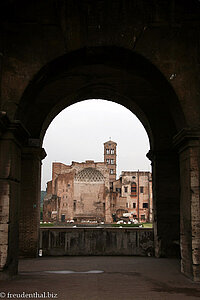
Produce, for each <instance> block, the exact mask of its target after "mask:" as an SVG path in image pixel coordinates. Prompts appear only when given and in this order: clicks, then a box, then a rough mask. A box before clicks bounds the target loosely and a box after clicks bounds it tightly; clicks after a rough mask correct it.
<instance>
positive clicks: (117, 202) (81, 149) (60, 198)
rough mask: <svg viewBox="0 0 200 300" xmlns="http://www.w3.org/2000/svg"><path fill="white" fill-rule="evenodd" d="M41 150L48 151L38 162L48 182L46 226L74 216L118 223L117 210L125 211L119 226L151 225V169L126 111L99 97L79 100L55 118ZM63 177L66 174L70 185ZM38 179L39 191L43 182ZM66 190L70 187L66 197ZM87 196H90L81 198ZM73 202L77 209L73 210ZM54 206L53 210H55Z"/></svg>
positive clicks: (143, 139)
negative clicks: (133, 185) (134, 190)
mask: <svg viewBox="0 0 200 300" xmlns="http://www.w3.org/2000/svg"><path fill="white" fill-rule="evenodd" d="M109 136H110V137H109ZM108 137H109V138H108ZM106 139H107V140H108V142H106V141H105V140H106ZM113 141H114V142H113ZM43 146H44V147H45V149H46V150H47V151H48V152H50V153H49V158H48V157H47V158H46V159H45V160H44V162H43V177H44V178H47V173H48V176H49V180H50V181H49V182H48V185H47V195H46V196H45V198H44V204H45V206H44V220H43V221H44V222H45V224H46V222H51V221H52V222H53V223H54V224H55V223H60V222H61V223H62V225H66V223H70V221H71V222H72V221H74V219H75V220H77V214H79V216H78V222H77V224H78V225H80V223H81V222H84V223H85V222H89V223H90V221H93V223H94V221H95V222H96V223H98V224H100V223H101V222H103V223H108V224H110V223H116V222H117V221H118V222H121V221H123V213H122V214H121V216H119V214H116V212H117V211H118V210H120V209H121V211H125V210H126V212H127V213H128V214H126V215H125V216H124V223H126V224H128V223H129V224H128V225H129V226H131V225H130V224H136V223H137V224H138V225H137V226H139V222H145V223H146V222H150V223H151V222H152V178H151V172H150V169H151V167H150V161H149V160H148V159H147V158H146V153H147V152H148V151H149V140H148V137H147V134H146V131H145V129H144V127H143V126H142V124H141V123H140V122H139V120H138V119H137V118H136V117H135V116H134V115H133V114H132V113H131V112H130V111H129V110H127V109H126V108H125V107H123V106H121V105H119V104H116V103H113V102H110V101H106V100H102V99H101V100H100V99H96V100H95V99H92V100H86V101H82V102H78V103H76V104H74V105H72V106H70V107H68V108H67V109H66V110H64V111H62V112H61V113H60V114H59V115H58V116H57V117H56V118H55V119H54V121H53V122H52V123H51V125H50V126H49V128H48V130H47V132H46V136H45V139H44V143H43ZM55 160H56V161H57V162H55ZM72 160H73V161H72ZM74 160H75V161H74ZM52 161H54V163H53V164H52ZM51 165H52V176H51V175H50V166H51ZM98 173H99V174H101V176H102V177H103V178H104V180H103V181H102V180H99V176H98ZM67 174H68V175H69V174H71V178H72V182H70V183H69V182H68V179H69V178H68V175H67ZM86 175H87V176H86ZM132 178H136V179H135V180H137V181H138V183H139V185H138V187H137V188H138V192H137V195H138V196H137V197H136V196H135V197H134V198H133V195H132V194H131V183H132ZM42 181H43V187H44V186H45V183H46V182H47V179H46V182H45V179H43V180H42ZM100 181H101V184H100V185H99V187H97V185H98V182H100ZM92 185H94V186H95V188H94V186H92ZM68 186H72V187H73V191H72V192H71V193H70V194H69V193H68V192H69V187H68ZM92 190H93V192H94V194H93V196H91V195H92ZM88 192H89V193H90V197H86V194H88ZM43 193H44V192H43ZM50 199H51V200H50ZM50 202H51V205H50ZM55 202H56V203H59V205H56V204H55ZM91 202H92V203H93V204H92V205H91V207H88V205H89V203H90V204H91ZM108 202H109V203H108ZM70 203H71V204H70ZM73 203H74V205H75V207H76V208H75V209H73V210H72V207H73ZM97 204H98V205H97ZM55 207H58V209H56V212H55ZM70 207H71V213H70ZM87 209H90V211H91V213H92V220H91V216H90V218H89V216H87V213H88V211H87ZM100 211H101V218H100V217H99V214H100ZM84 214H85V216H84V217H83V215H84ZM141 216H142V217H143V218H142V220H141ZM120 217H121V218H120ZM125 217H126V218H125ZM87 218H88V219H87ZM63 222H64V223H63ZM45 224H43V225H45ZM123 226H126V225H123ZM134 226H136V225H134ZM102 227H105V225H102Z"/></svg>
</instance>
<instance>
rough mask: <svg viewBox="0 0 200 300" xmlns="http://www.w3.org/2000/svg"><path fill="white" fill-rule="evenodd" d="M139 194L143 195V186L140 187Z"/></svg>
mask: <svg viewBox="0 0 200 300" xmlns="http://www.w3.org/2000/svg"><path fill="white" fill-rule="evenodd" d="M140 193H141V194H143V193H144V187H143V186H141V187H140Z"/></svg>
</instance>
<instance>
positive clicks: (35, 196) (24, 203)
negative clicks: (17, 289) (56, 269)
mask: <svg viewBox="0 0 200 300" xmlns="http://www.w3.org/2000/svg"><path fill="white" fill-rule="evenodd" d="M30 142H31V143H32V144H33V145H34V144H36V145H37V144H39V143H37V140H29V144H30ZM45 156H46V153H45V151H44V149H42V148H40V147H37V146H29V147H24V148H23V150H22V165H21V201H20V221H19V255H20V256H21V257H37V256H38V247H39V229H40V196H41V195H40V194H41V160H42V159H43V158H44V157H45Z"/></svg>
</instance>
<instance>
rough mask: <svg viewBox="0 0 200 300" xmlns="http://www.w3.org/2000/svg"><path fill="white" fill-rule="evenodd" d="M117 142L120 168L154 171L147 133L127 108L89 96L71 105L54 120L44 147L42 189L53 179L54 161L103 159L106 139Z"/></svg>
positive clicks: (118, 165)
mask: <svg viewBox="0 0 200 300" xmlns="http://www.w3.org/2000/svg"><path fill="white" fill-rule="evenodd" d="M110 137H111V139H112V141H115V142H116V143H117V171H118V176H119V175H120V173H121V171H128V170H130V171H131V170H138V169H140V170H146V171H150V170H151V167H150V161H149V160H148V159H147V158H146V153H147V152H148V151H149V139H148V136H147V133H146V131H145V129H144V127H143V125H142V124H141V122H140V121H139V120H138V119H137V117H136V116H135V115H134V114H133V113H132V112H130V111H129V110H128V109H127V108H125V107H123V106H121V105H119V104H117V103H114V102H111V101H106V100H85V101H81V102H79V103H76V104H74V105H71V106H69V107H68V108H66V109H65V110H63V111H62V112H61V113H60V114H59V115H57V116H56V118H55V119H54V120H53V121H52V123H51V124H50V126H49V128H48V129H47V131H46V134H45V137H44V142H43V147H44V148H45V150H46V152H47V157H46V158H45V159H44V160H43V166H42V190H45V189H46V182H47V181H49V180H51V166H52V162H54V161H56V162H62V163H64V164H71V162H72V161H78V162H83V161H85V160H89V159H91V160H94V161H103V143H104V142H107V141H108V140H109V138H110Z"/></svg>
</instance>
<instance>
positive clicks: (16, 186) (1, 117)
mask: <svg viewBox="0 0 200 300" xmlns="http://www.w3.org/2000/svg"><path fill="white" fill-rule="evenodd" d="M26 135H27V132H26V130H25V129H24V128H23V126H22V125H21V124H20V123H18V122H15V123H12V124H11V123H10V121H9V120H8V118H7V117H6V114H5V113H0V278H6V277H9V276H11V275H14V274H16V273H17V269H18V221H19V203H20V178H21V142H22V140H23V139H24V138H25V136H26Z"/></svg>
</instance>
